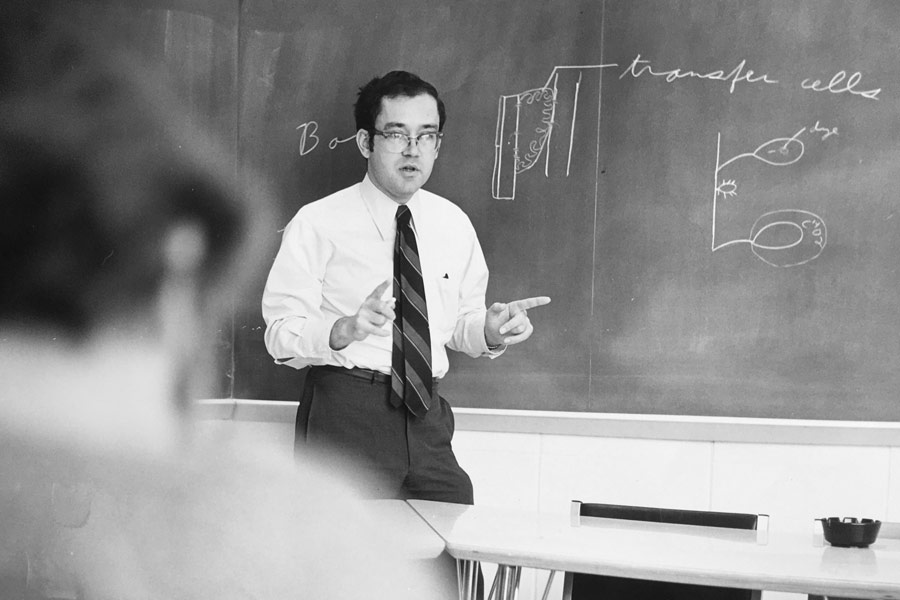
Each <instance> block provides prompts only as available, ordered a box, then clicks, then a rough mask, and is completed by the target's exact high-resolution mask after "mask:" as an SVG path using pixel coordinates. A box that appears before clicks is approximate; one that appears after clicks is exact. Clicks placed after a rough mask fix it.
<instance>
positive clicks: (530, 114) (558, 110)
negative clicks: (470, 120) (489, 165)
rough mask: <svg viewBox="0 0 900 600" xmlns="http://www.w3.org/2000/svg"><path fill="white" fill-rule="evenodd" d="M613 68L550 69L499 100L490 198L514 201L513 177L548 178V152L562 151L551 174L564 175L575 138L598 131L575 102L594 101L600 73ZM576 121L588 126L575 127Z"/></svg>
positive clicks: (594, 66) (515, 186)
mask: <svg viewBox="0 0 900 600" xmlns="http://www.w3.org/2000/svg"><path fill="white" fill-rule="evenodd" d="M615 66H617V65H615V64H608V65H577V66H556V67H554V68H553V70H552V72H551V73H550V76H549V77H548V78H547V81H546V82H545V83H544V84H543V85H541V86H538V87H534V88H530V89H527V90H525V91H522V92H518V93H515V94H509V95H502V96H500V98H499V100H498V102H497V124H496V132H495V134H494V172H493V175H492V178H491V195H492V196H493V197H494V198H495V199H497V200H513V199H515V197H516V192H517V185H518V178H519V176H520V175H521V174H522V173H524V172H525V171H528V170H530V169H533V168H534V167H538V168H542V169H543V174H544V177H550V176H551V173H550V170H551V158H550V152H551V148H556V149H557V151H561V152H564V153H565V156H564V157H561V158H560V159H559V160H557V161H555V164H556V165H557V167H556V169H558V170H559V173H557V174H553V175H554V176H557V175H558V176H565V177H568V176H569V173H570V169H571V166H572V159H573V148H574V145H573V144H574V141H575V137H576V135H577V134H579V133H583V134H584V135H593V136H596V135H597V132H596V129H597V128H598V127H599V122H597V123H594V122H593V120H594V117H593V116H590V117H583V116H582V115H581V113H580V112H579V109H580V108H581V106H580V103H584V102H592V101H596V102H599V77H600V72H601V70H602V69H604V68H610V67H615ZM582 112H586V113H590V112H591V111H582ZM579 119H581V120H582V121H584V120H587V121H588V122H587V123H584V124H583V125H581V126H577V123H578V121H579ZM579 127H580V128H579ZM551 141H552V142H553V144H551ZM563 159H564V160H563ZM563 171H564V172H563Z"/></svg>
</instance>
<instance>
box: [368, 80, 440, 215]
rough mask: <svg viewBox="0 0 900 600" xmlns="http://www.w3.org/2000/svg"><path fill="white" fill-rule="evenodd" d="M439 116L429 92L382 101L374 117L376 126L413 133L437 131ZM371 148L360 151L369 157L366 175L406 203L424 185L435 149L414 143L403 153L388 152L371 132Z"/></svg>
mask: <svg viewBox="0 0 900 600" xmlns="http://www.w3.org/2000/svg"><path fill="white" fill-rule="evenodd" d="M438 126H439V116H438V109H437V101H436V100H435V99H434V98H433V97H432V96H430V95H428V94H421V95H419V96H415V97H413V98H410V97H408V96H396V97H393V98H383V99H382V100H381V112H380V113H379V114H378V118H377V119H375V129H378V130H379V131H383V132H399V133H403V134H406V135H409V136H416V135H419V134H422V133H427V132H429V131H435V132H436V131H437V130H438ZM373 141H374V147H373V149H372V150H371V151H369V150H368V146H367V145H366V147H365V148H363V144H362V142H361V143H360V150H361V151H363V155H364V156H366V157H367V158H368V160H369V169H368V172H369V178H370V179H371V180H372V182H373V183H374V184H375V186H376V187H377V188H378V189H379V190H381V191H382V192H384V193H385V194H386V195H387V196H388V197H390V198H391V199H393V200H394V201H395V202H398V203H400V204H406V202H407V201H408V200H409V199H410V198H411V197H412V195H413V194H415V193H416V191H418V189H419V188H420V187H422V186H423V185H425V182H426V181H428V178H429V177H430V176H431V169H432V167H433V166H434V161H435V159H436V158H437V154H438V153H437V150H434V151H431V150H423V149H421V148H419V145H418V144H416V143H410V144H407V145H406V146H405V148H404V149H403V151H402V152H399V153H398V152H388V151H387V149H386V145H387V144H386V143H385V142H386V140H385V139H384V138H383V137H382V136H380V135H378V134H375V135H374V140H373Z"/></svg>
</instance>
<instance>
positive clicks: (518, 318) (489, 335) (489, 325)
mask: <svg viewBox="0 0 900 600" xmlns="http://www.w3.org/2000/svg"><path fill="white" fill-rule="evenodd" d="M549 302H550V298H549V297H547V296H536V297H534V298H525V299H523V300H514V301H512V302H508V303H503V302H495V303H494V304H492V305H491V307H490V308H488V309H487V315H486V316H485V319H484V339H485V341H486V342H487V343H488V345H489V346H497V345H500V344H504V345H507V346H511V345H512V344H518V343H520V342H524V341H525V340H527V339H528V338H529V337H531V334H532V333H533V332H534V326H533V325H532V324H531V320H530V319H529V318H528V309H529V308H536V307H538V306H543V305H545V304H548V303H549Z"/></svg>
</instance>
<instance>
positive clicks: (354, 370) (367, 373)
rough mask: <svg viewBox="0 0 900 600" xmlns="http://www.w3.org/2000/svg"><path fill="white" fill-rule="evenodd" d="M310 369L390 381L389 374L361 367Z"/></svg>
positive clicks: (376, 381)
mask: <svg viewBox="0 0 900 600" xmlns="http://www.w3.org/2000/svg"><path fill="white" fill-rule="evenodd" d="M311 368H312V369H321V370H323V371H330V372H332V373H340V374H342V375H349V376H350V377H357V378H359V379H365V380H366V381H370V382H372V383H387V384H389V383H391V376H390V375H388V374H386V373H382V372H381V371H373V370H372V369H363V368H361V367H351V368H347V367H338V366H335V365H316V366H314V367H311ZM440 381H441V380H440V378H437V377H435V378H434V379H433V380H432V382H433V384H434V387H433V390H434V391H437V385H438V383H440Z"/></svg>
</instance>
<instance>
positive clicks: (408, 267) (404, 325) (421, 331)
mask: <svg viewBox="0 0 900 600" xmlns="http://www.w3.org/2000/svg"><path fill="white" fill-rule="evenodd" d="M394 297H395V298H397V303H396V306H395V313H396V318H395V319H394V347H393V353H392V355H391V403H392V404H393V405H394V406H400V405H401V404H406V407H407V408H408V409H409V410H410V412H412V413H413V414H414V415H416V416H417V417H422V416H424V415H425V413H426V412H427V411H428V404H429V403H430V402H431V393H432V372H431V335H430V333H429V331H428V308H427V307H426V306H425V283H424V281H423V280H422V267H421V264H420V263H419V247H418V244H416V234H415V232H414V231H413V228H412V212H410V210H409V207H408V206H406V205H405V204H401V205H400V206H398V207H397V238H396V240H395V242H394Z"/></svg>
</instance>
